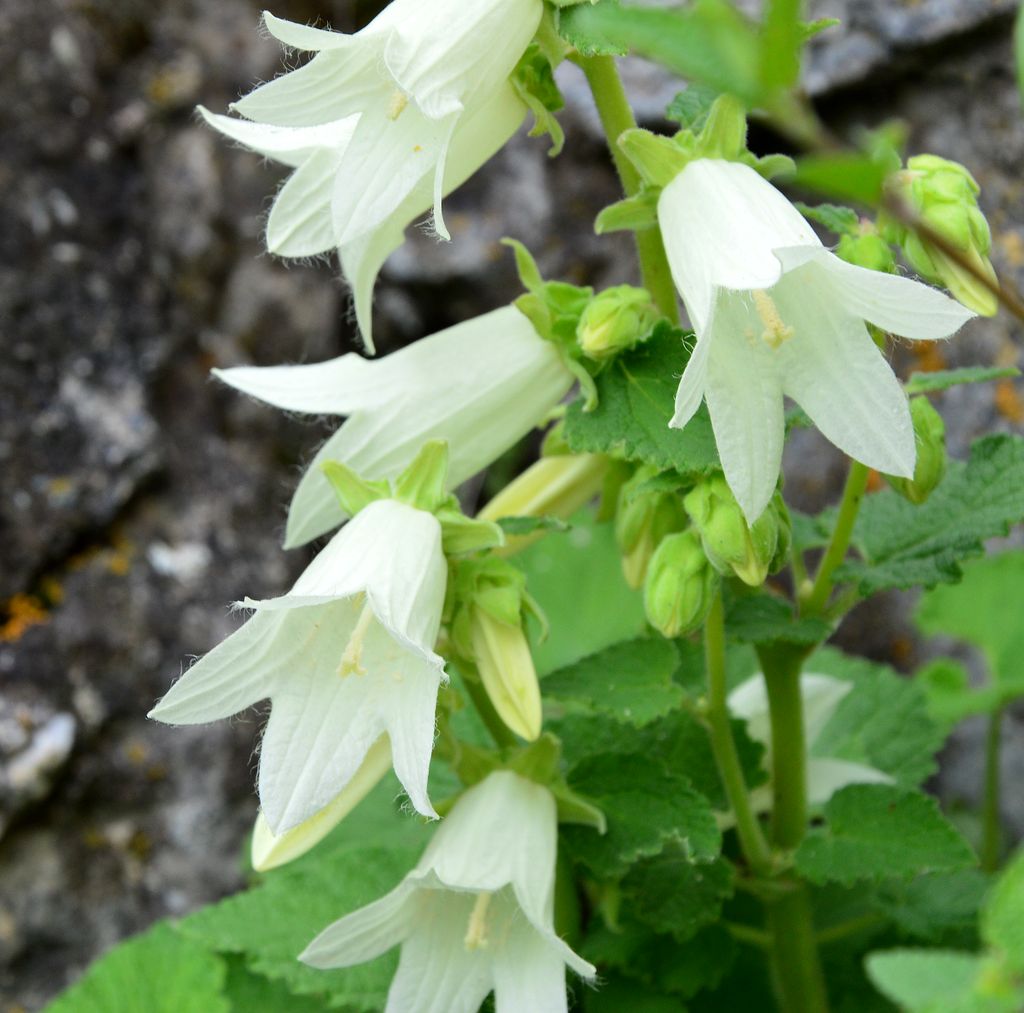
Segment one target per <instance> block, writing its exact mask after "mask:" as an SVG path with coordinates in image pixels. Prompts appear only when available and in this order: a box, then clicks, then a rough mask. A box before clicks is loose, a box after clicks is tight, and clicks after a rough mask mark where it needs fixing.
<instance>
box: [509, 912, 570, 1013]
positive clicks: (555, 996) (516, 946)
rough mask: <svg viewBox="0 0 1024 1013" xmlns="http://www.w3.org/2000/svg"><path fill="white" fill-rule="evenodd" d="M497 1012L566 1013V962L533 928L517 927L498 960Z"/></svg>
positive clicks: (528, 926) (521, 925) (510, 934)
mask: <svg viewBox="0 0 1024 1013" xmlns="http://www.w3.org/2000/svg"><path fill="white" fill-rule="evenodd" d="M494 1000H495V1002H494V1004H495V1008H496V1013H522V1011H523V1010H529V1011H530V1013H566V1010H567V1009H568V1001H567V997H566V992H565V963H564V962H563V960H562V957H561V954H560V953H558V952H557V951H555V950H554V949H552V948H551V947H550V946H549V945H548V943H547V940H546V939H545V938H544V937H543V936H542V935H541V934H540V933H539V932H537V931H535V930H534V929H533V927H532V926H530V925H528V924H525V923H522V924H519V925H514V926H513V927H512V931H511V932H510V933H509V934H508V938H507V939H506V940H505V942H504V944H503V945H502V947H501V951H500V953H496V954H495V958H494Z"/></svg>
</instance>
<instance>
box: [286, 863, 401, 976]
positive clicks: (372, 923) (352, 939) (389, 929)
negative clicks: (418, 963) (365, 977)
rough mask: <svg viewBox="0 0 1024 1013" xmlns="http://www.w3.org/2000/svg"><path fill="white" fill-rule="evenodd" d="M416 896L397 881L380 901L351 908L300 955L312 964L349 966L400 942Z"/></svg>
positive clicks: (317, 965) (372, 956) (371, 957)
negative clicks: (356, 908) (348, 912)
mask: <svg viewBox="0 0 1024 1013" xmlns="http://www.w3.org/2000/svg"><path fill="white" fill-rule="evenodd" d="M416 908H417V904H416V897H415V894H414V892H413V890H412V889H411V888H410V887H409V886H408V885H407V884H406V883H405V882H402V883H399V884H398V886H396V887H395V889H394V890H392V891H391V892H390V893H388V894H385V895H384V896H383V897H381V898H380V900H376V901H374V902H373V903H372V904H367V905H366V906H365V907H361V908H359V909H358V910H357V911H353V912H352V913H351V914H349V915H346V916H345V917H344V918H339V919H338V921H336V922H334V923H333V924H331V925H328V926H327V928H325V929H324V930H323V932H321V933H320V934H319V935H318V936H317V937H316V938H315V939H314V940H313V941H312V942H311V943H310V944H309V946H307V947H306V948H305V950H303V951H302V953H300V954H299V960H301V961H302V962H303V963H305V964H309V965H310V966H311V967H320V968H324V969H326V968H329V967H352V966H353V965H354V964H361V963H363V961H366V960H373V959H374V957H379V956H380V955H381V954H382V953H387V951H388V950H390V949H391V948H392V947H393V946H397V945H398V944H399V943H401V942H403V941H404V940H405V938H406V937H407V936H408V934H409V930H410V928H411V925H412V922H413V921H414V919H415V915H416Z"/></svg>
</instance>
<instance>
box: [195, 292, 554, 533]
mask: <svg viewBox="0 0 1024 1013" xmlns="http://www.w3.org/2000/svg"><path fill="white" fill-rule="evenodd" d="M214 374H215V375H216V376H217V377H218V378H219V379H221V380H223V381H224V382H225V383H229V384H231V386H232V387H236V388H237V389H238V390H241V391H244V392H245V393H247V394H251V395H252V396H253V397H258V398H260V400H262V401H266V402H267V403H268V404H272V405H275V406H276V407H278V408H283V409H285V410H286V411H297V412H309V413H312V414H316V415H319V414H327V415H347V416H348V419H347V420H346V421H345V422H344V424H343V425H342V426H341V428H340V429H339V430H338V431H337V432H336V433H335V434H334V435H333V436H332V437H331V438H330V439H328V440H327V442H326V443H325V444H324V445H323V446H322V447H321V448H320V451H319V452H318V453H317V455H316V456H315V457H314V458H313V461H312V463H311V464H310V466H309V468H308V469H307V471H306V473H305V475H303V477H302V480H301V481H300V482H299V485H298V488H297V489H296V490H295V495H294V497H293V499H292V502H291V507H290V509H289V512H288V524H287V529H286V534H285V547H286V548H293V547H295V546H297V545H303V544H304V543H306V542H308V541H310V540H311V539H313V538H316V537H318V536H319V535H322V534H324V533H325V532H327V531H330V530H331V529H332V528H335V527H337V526H338V525H339V524H341V523H342V522H343V521H344V520H345V514H344V512H343V511H342V508H341V506H340V504H339V503H338V499H337V497H336V496H335V494H334V490H333V489H332V488H331V484H330V482H328V481H327V478H326V477H325V476H324V474H323V472H322V470H321V468H320V465H321V464H322V463H323V462H325V461H330V460H337V461H342V462H343V463H344V464H347V465H348V466H349V467H350V468H352V469H353V470H354V471H356V472H358V473H359V474H360V475H362V476H363V477H365V478H370V479H380V478H386V479H391V478H394V477H395V476H397V475H398V473H399V472H401V471H402V469H403V468H405V466H406V465H408V464H409V463H410V461H412V459H413V457H415V455H416V454H417V452H418V451H419V449H420V447H421V446H422V445H423V444H424V443H425V442H426V441H427V440H431V439H442V440H447V441H448V444H449V451H450V458H449V464H448V484H449V487H450V488H454V487H455V486H457V485H458V484H459V483H461V482H464V481H465V480H466V479H467V478H469V477H470V476H471V475H474V474H475V473H476V472H478V471H479V470H480V469H481V468H484V467H486V466H487V465H488V464H490V463H491V462H492V461H493V460H495V458H497V457H498V456H499V455H501V454H502V453H504V452H505V451H506V450H507V449H508V448H509V447H511V446H512V445H513V444H514V443H515V442H516V441H517V440H519V439H521V438H522V437H523V436H525V435H526V434H527V433H528V432H529V431H530V430H531V429H533V428H534V426H536V425H538V424H539V423H540V422H541V421H543V419H544V417H545V416H546V415H547V414H548V413H549V412H550V411H551V409H552V408H554V407H555V406H556V405H557V404H558V402H559V401H560V400H561V399H562V397H563V396H564V395H565V393H566V391H568V390H569V388H570V387H571V386H572V384H573V376H572V374H571V373H570V372H569V370H568V369H567V368H566V367H565V365H564V364H563V362H562V359H561V357H560V355H559V353H558V350H557V349H556V348H555V346H554V345H552V344H551V343H550V342H548V341H545V340H543V339H542V338H541V337H539V336H538V335H537V332H536V331H535V330H534V329H533V325H532V324H531V323H530V322H529V321H528V320H527V319H526V317H525V316H523V314H522V313H520V312H519V310H517V309H516V308H515V307H514V306H505V307H503V308H501V309H497V310H493V311H492V312H490V313H485V314H484V315H483V316H480V317H475V318H474V319H472V320H467V321H465V322H463V323H461V324H457V325H456V326H454V327H449V328H447V329H446V330H443V331H438V332H437V333H436V334H433V335H431V336H429V337H427V338H423V339H422V340H420V341H417V342H415V343H414V344H412V345H408V346H407V347H405V348H403V349H401V350H399V351H397V352H393V353H392V354H391V355H387V356H385V357H384V358H382V359H376V360H368V359H364V358H362V357H361V356H359V355H355V354H349V355H342V356H340V357H339V358H337V359H330V360H328V361H327V362H322V363H319V364H316V365H308V366H266V367H257V366H240V367H236V368H234V369H224V370H214Z"/></svg>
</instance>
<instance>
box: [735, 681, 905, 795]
mask: <svg viewBox="0 0 1024 1013" xmlns="http://www.w3.org/2000/svg"><path fill="white" fill-rule="evenodd" d="M852 689H853V684H852V683H849V682H845V681H843V680H842V679H834V678H832V676H830V675H816V674H814V673H813V672H804V673H803V674H802V675H801V676H800V695H801V697H802V698H803V705H804V738H805V740H806V744H807V801H808V802H809V803H810V804H811V805H822V804H824V803H825V802H827V801H828V800H829V799H830V798H831V797H832V796H833V795H834V794H835V793H836V792H837V791H839V789H840V788H845V787H846V786H847V785H848V784H891V783H892V778H891V777H890V776H889V775H888V774H885V773H883V772H882V771H880V770H876V769H875V768H874V767H868V766H866V765H865V764H863V763H854V762H853V761H851V760H841V759H838V758H837V757H830V756H821V755H816V753H815V747H816V745H817V742H818V738H819V737H820V735H821V733H822V732H823V731H824V730H825V726H826V725H827V724H828V723H829V721H830V720H831V718H832V715H833V714H834V713H835V712H836V708H837V707H838V706H839V705H840V704H841V703H842V702H843V699H844V697H845V696H846V695H847V693H849V692H850V690H852ZM727 703H728V706H729V713H730V714H732V716H733V717H737V718H740V719H742V720H743V721H745V722H746V724H747V734H748V735H749V736H750V737H751V738H752V739H753V740H754V741H755V742H760V743H761V744H762V745H763V746H764V747H765V764H766V766H767V768H768V770H771V757H772V748H773V746H772V730H771V721H770V718H769V712H768V689H767V687H766V686H765V681H764V675H763V674H762V673H760V672H758V673H756V674H755V675H752V676H751V677H750V678H749V679H747V680H746V681H745V682H742V683H740V685H739V686H737V687H736V688H735V689H734V690H733V691H732V692H731V693H730V694H729V697H728V700H727ZM818 752H819V753H820V752H821V750H820V749H818ZM751 802H752V804H753V806H754V808H755V810H757V811H760V812H764V811H767V810H768V809H770V808H771V805H772V801H771V787H770V786H768V785H765V786H762V787H760V788H755V789H754V791H753V792H751Z"/></svg>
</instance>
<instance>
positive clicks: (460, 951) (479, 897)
mask: <svg viewBox="0 0 1024 1013" xmlns="http://www.w3.org/2000/svg"><path fill="white" fill-rule="evenodd" d="M557 820H558V817H557V812H556V805H555V799H554V796H553V795H552V794H551V792H550V791H548V789H547V788H544V787H542V786H541V785H539V784H535V783H534V782H532V781H527V780H525V779H524V778H522V777H520V776H519V775H518V774H513V773H511V772H510V771H495V772H494V773H492V774H490V775H488V777H486V778H485V779H484V780H483V781H481V782H480V783H479V784H477V785H475V786H474V787H472V788H470V789H469V791H467V792H466V793H465V794H464V795H463V796H462V797H461V798H460V799H459V800H458V802H457V803H456V804H455V807H454V808H453V809H452V812H451V814H450V815H449V816H448V818H447V819H446V820H444V821H443V822H442V823H441V825H440V826H439V827H438V829H437V831H436V832H435V834H434V837H433V839H432V840H431V842H430V844H429V845H428V846H427V849H426V851H425V852H424V853H423V857H422V858H421V859H420V861H419V862H418V863H417V865H416V867H415V868H414V869H413V870H412V871H411V872H410V873H409V874H408V875H407V876H406V877H405V879H403V880H402V882H401V883H399V884H398V886H396V887H395V889H394V890H392V891H391V892H390V893H389V894H387V895H386V896H384V897H382V898H380V900H377V901H375V902H373V903H372V904H369V905H367V906H366V907H364V908H360V909H359V910H358V911H354V912H352V914H349V915H347V916H346V917H344V918H342V919H341V920H340V921H337V922H335V923H334V924H333V925H330V926H328V928H326V929H324V931H323V932H321V933H320V935H319V936H317V937H316V939H314V940H313V942H312V943H310V945H309V946H308V947H307V949H306V950H305V952H304V953H302V954H301V956H300V959H301V960H303V961H305V962H306V963H307V964H312V965H313V966H314V967H322V968H331V967H350V966H352V965H353V964H359V963H362V962H363V961H366V960H372V959H373V958H374V957H377V956H378V955H380V954H381V953H384V952H386V951H387V950H389V949H391V948H392V947H393V946H398V945H400V946H401V947H402V953H401V959H400V961H399V964H398V971H397V972H396V974H395V977H394V979H393V981H392V983H391V989H390V991H389V992H388V1001H387V1006H386V1013H439V1011H442V1010H443V1011H444V1013H476V1011H477V1010H478V1009H479V1008H480V1004H481V1003H482V1002H483V1000H484V998H485V997H486V996H487V994H488V993H489V992H491V991H492V990H493V992H494V998H495V1006H496V1008H497V1011H498V1013H525V1011H529V1013H564V1011H565V1010H566V1009H567V1000H566V989H565V968H566V965H568V966H569V967H570V968H572V970H573V971H575V972H576V973H577V974H579V975H582V976H583V977H584V978H587V979H592V978H593V977H594V974H595V969H594V967H593V966H591V965H590V964H589V963H587V961H585V960H583V959H582V958H581V957H579V956H577V955H576V954H575V953H574V952H573V951H572V950H571V949H570V948H569V946H568V945H566V943H565V942H563V941H562V940H561V939H560V938H559V937H558V936H557V935H556V934H555V931H554V889H555V858H556V848H557Z"/></svg>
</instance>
